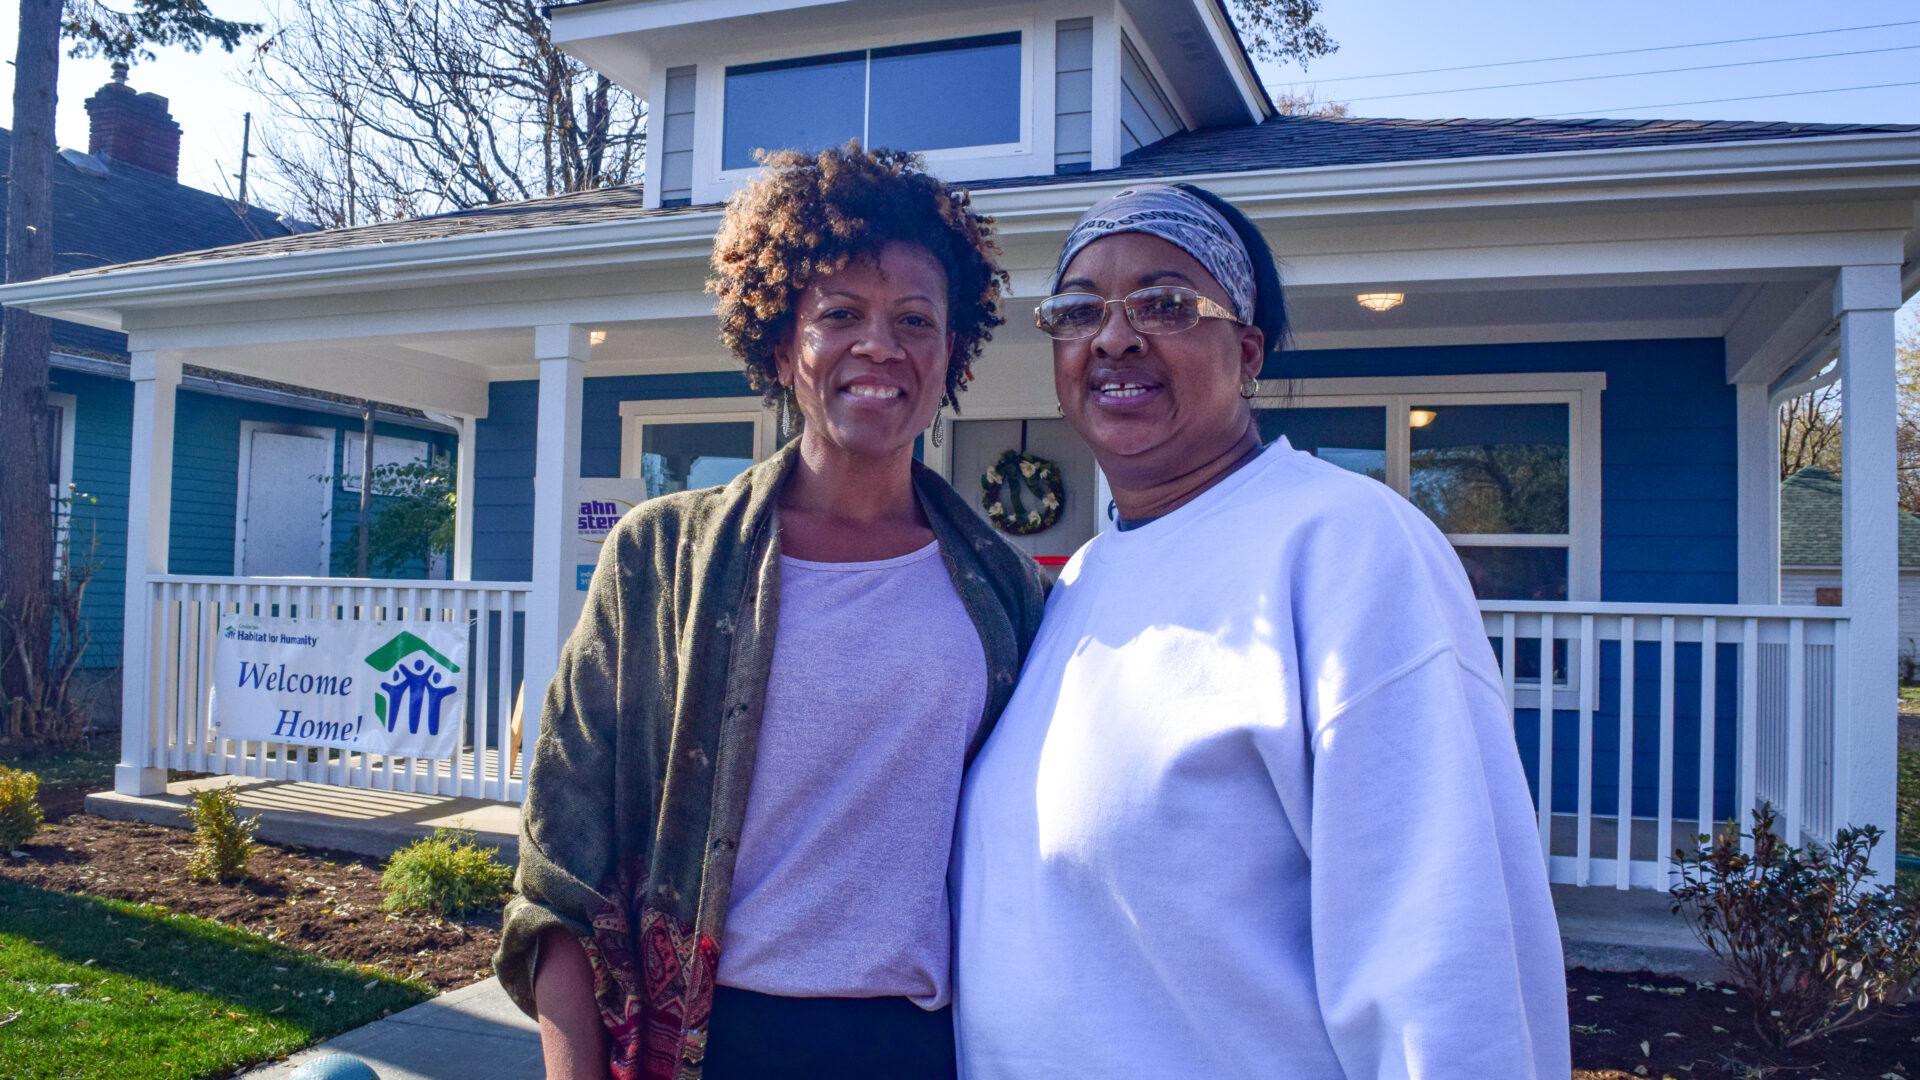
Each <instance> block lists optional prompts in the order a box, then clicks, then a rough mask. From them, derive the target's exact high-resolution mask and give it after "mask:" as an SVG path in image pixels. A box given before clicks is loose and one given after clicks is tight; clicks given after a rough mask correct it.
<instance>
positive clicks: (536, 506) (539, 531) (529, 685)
mask: <svg viewBox="0 0 1920 1080" xmlns="http://www.w3.org/2000/svg"><path fill="white" fill-rule="evenodd" d="M533 348H534V357H535V359H537V360H539V362H540V406H539V413H538V422H537V424H536V434H535V440H536V443H535V451H534V470H533V588H532V590H531V592H530V593H529V594H528V596H527V645H526V683H525V689H524V691H523V698H524V700H525V708H524V710H523V713H522V716H523V720H522V721H521V729H522V731H523V732H524V734H523V736H522V738H521V743H520V748H521V749H520V752H521V755H522V760H523V761H524V762H531V761H532V760H533V747H534V744H535V743H536V742H537V741H538V740H539V738H540V704H541V702H542V701H544V700H545V699H546V693H547V683H548V682H549V681H551V680H552V678H553V673H554V671H555V670H556V669H557V668H558V667H559V664H560V646H561V644H562V643H563V642H565V641H566V638H567V634H568V633H569V632H571V631H572V630H573V627H571V626H568V625H564V622H563V618H562V612H564V611H566V610H568V607H567V605H566V604H564V603H562V600H563V598H564V597H565V596H566V592H567V590H570V589H572V588H573V587H574V582H573V573H574V571H573V562H572V560H571V559H569V558H567V542H568V540H569V539H571V537H572V536H573V533H574V530H573V521H574V515H573V513H572V512H571V511H572V508H573V505H574V503H575V501H576V500H575V492H576V491H578V489H579V480H580V401H581V396H582V390H583V380H584V377H585V373H586V367H587V328H586V327H584V326H579V325H575V324H571V323H560V324H555V325H551V326H537V327H534V331H533Z"/></svg>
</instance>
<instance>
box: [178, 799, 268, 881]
mask: <svg viewBox="0 0 1920 1080" xmlns="http://www.w3.org/2000/svg"><path fill="white" fill-rule="evenodd" d="M187 820H189V821H191V822H193V854H191V855H189V856H187V874H188V876H190V877H196V878H199V879H200V880H202V881H238V880H240V879H241V878H244V877H246V876H247V860H248V859H251V858H253V834H254V833H255V832H257V831H259V829H260V817H259V815H257V814H256V815H255V816H253V817H249V818H243V817H241V816H240V799H239V797H238V796H236V795H234V793H233V789H232V788H224V787H223V788H212V789H209V790H206V791H196V792H194V793H193V805H192V806H190V807H188V808H187Z"/></svg>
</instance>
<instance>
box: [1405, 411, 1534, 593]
mask: <svg viewBox="0 0 1920 1080" xmlns="http://www.w3.org/2000/svg"><path fill="white" fill-rule="evenodd" d="M1412 419H1413V420H1415V421H1419V420H1425V421H1426V423H1425V424H1424V425H1423V426H1420V427H1415V428H1414V429H1413V431H1412V435H1413V458H1412V462H1411V465H1412V470H1411V474H1410V476H1409V488H1410V490H1409V492H1408V494H1409V495H1410V496H1411V497H1412V499H1413V502H1414V504H1415V505H1416V506H1418V507H1420V509H1422V510H1424V511H1426V514H1427V516H1428V517H1430V518H1432V519H1433V521H1434V524H1436V525H1438V526H1440V531H1442V532H1445V533H1532V534H1540V533H1545V534H1553V533H1565V532H1567V531H1568V524H1567V521H1568V518H1567V482H1568V468H1569V464H1568V463H1569V452H1568V436H1567V423H1568V419H1567V406H1565V405H1446V406H1441V405H1416V406H1414V408H1413V410H1412ZM1563 576H1564V575H1563Z"/></svg>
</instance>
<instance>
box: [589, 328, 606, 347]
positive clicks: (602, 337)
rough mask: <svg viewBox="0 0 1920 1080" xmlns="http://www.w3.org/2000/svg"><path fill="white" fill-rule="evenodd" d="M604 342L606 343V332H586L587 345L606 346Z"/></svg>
mask: <svg viewBox="0 0 1920 1080" xmlns="http://www.w3.org/2000/svg"><path fill="white" fill-rule="evenodd" d="M606 342H607V332H606V331H605V330H589V331H587V344H588V345H604V344H606Z"/></svg>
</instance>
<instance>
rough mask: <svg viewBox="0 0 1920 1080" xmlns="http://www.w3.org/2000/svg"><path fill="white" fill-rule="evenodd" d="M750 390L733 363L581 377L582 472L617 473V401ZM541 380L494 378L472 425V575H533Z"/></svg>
mask: <svg viewBox="0 0 1920 1080" xmlns="http://www.w3.org/2000/svg"><path fill="white" fill-rule="evenodd" d="M749 395H754V396H757V395H755V392H754V391H753V390H752V389H751V388H750V387H748V386H747V379H746V376H745V375H743V374H740V373H738V372H731V371H699V372H686V373H682V374H673V375H616V376H606V377H602V378H593V379H588V380H586V386H585V391H584V393H583V395H582V406H581V418H580V426H581V430H580V475H581V476H619V475H620V403H621V402H623V401H649V400H672V399H675V398H712V397H744V396H749ZM538 402H539V384H538V383H537V382H535V381H533V380H525V381H518V382H497V383H494V384H493V385H492V387H491V388H490V389H489V393H488V398H487V418H486V419H485V420H482V421H480V424H479V428H478V430H477V431H476V432H475V444H474V445H475V452H474V490H473V576H474V577H475V578H477V579H479V580H482V581H526V580H528V579H530V578H531V577H532V576H533V462H534V446H535V436H536V434H537V428H538V426H539V425H538V422H537V414H538Z"/></svg>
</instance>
